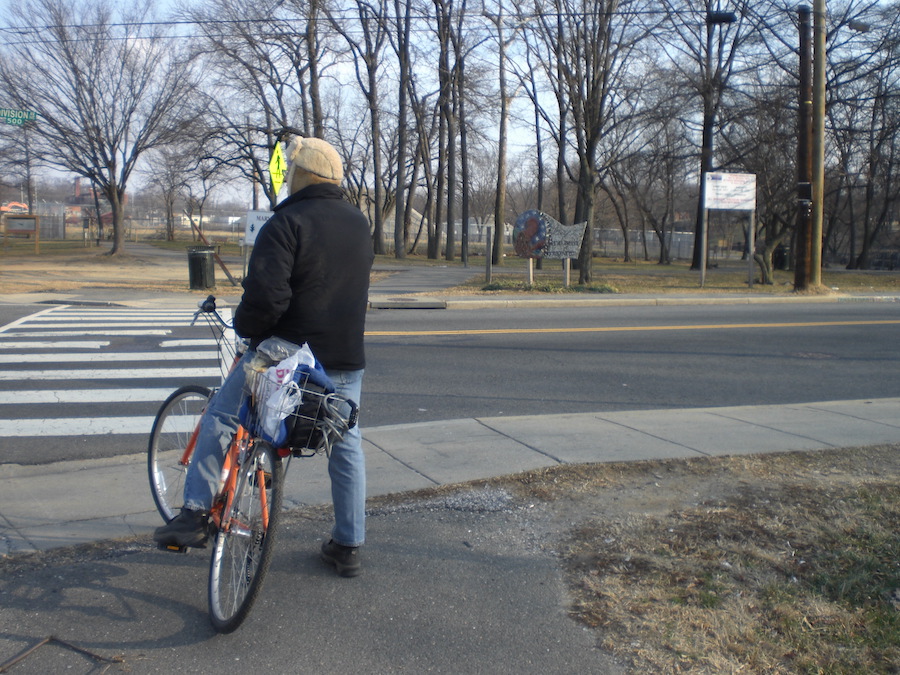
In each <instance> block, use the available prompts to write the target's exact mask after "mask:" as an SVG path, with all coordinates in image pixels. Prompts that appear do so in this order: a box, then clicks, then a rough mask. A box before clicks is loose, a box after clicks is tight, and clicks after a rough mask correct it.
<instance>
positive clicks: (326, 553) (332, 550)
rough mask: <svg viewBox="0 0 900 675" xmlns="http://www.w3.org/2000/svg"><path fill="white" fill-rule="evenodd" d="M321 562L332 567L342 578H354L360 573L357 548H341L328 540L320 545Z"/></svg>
mask: <svg viewBox="0 0 900 675" xmlns="http://www.w3.org/2000/svg"><path fill="white" fill-rule="evenodd" d="M322 560H324V561H325V562H326V563H328V564H329V565H334V569H335V570H336V571H337V573H338V574H340V575H341V576H342V577H355V576H356V575H357V574H359V572H360V565H359V547H358V546H342V545H341V544H335V543H334V540H329V541H327V542H325V543H324V544H322Z"/></svg>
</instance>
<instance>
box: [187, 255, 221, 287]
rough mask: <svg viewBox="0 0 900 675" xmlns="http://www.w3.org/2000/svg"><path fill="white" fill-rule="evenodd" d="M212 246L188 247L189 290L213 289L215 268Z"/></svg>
mask: <svg viewBox="0 0 900 675" xmlns="http://www.w3.org/2000/svg"><path fill="white" fill-rule="evenodd" d="M214 252H215V249H214V248H213V247H212V246H189V247H188V278H189V279H190V284H191V290H192V291H194V290H205V289H207V288H215V285H216V267H215V259H214V258H213V253H214Z"/></svg>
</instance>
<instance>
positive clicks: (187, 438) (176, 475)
mask: <svg viewBox="0 0 900 675" xmlns="http://www.w3.org/2000/svg"><path fill="white" fill-rule="evenodd" d="M201 316H202V317H203V319H204V320H205V321H206V324H207V326H208V327H209V328H210V331H211V332H212V335H213V340H214V342H215V345H216V351H217V352H218V354H219V363H220V368H221V369H222V376H223V378H224V377H225V376H226V375H227V374H228V373H229V372H230V371H231V369H232V368H234V367H235V366H236V365H237V362H238V361H239V360H240V358H241V355H242V354H243V353H244V351H245V349H246V345H244V344H243V341H242V340H239V339H237V338H236V337H235V336H234V329H233V328H232V326H231V325H230V324H229V323H228V322H227V321H226V320H225V319H224V318H223V317H222V315H221V314H219V312H218V310H217V309H216V299H215V297H214V296H212V295H210V296H208V297H207V298H206V300H203V301H202V302H200V303H198V309H197V311H196V312H194V317H193V319H191V324H190V325H191V326H194V324H196V323H197V319H198V318H199V317H201ZM228 361H230V365H229V366H228V367H227V368H224V367H222V364H224V363H226V362H228ZM212 394H213V390H212V389H210V388H209V387H205V386H202V385H198V384H187V385H184V386H182V387H179V388H178V389H176V390H175V391H173V392H172V393H171V394H169V396H168V398H166V400H165V401H164V402H163V404H162V406H160V408H159V411H158V412H157V413H156V418H155V419H154V421H153V427H152V428H151V430H150V441H149V444H148V448H147V471H148V473H149V475H150V488H151V492H152V494H153V501H154V502H155V503H156V508H157V510H158V511H159V513H160V515H161V516H162V517H163V520H165V521H166V522H167V523H168V522H169V521H170V520H172V519H173V518H174V517H175V516H176V515H178V512H179V510H180V509H181V506H182V495H183V492H184V478H185V476H186V475H187V469H188V466H189V465H190V461H191V456H192V455H193V452H194V444H195V443H196V441H197V431H198V428H199V423H200V416H201V415H202V414H203V411H204V410H205V409H206V404H207V403H208V402H209V399H210V398H211V397H212Z"/></svg>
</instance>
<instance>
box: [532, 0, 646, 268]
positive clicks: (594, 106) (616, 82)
mask: <svg viewBox="0 0 900 675" xmlns="http://www.w3.org/2000/svg"><path fill="white" fill-rule="evenodd" d="M645 5H646V3H645V2H644V1H643V0H632V1H629V0H603V1H601V2H589V1H588V0H554V3H553V9H554V11H553V12H550V13H547V12H543V11H541V8H540V7H538V6H535V9H534V12H535V14H534V16H535V18H536V20H538V21H540V26H541V31H540V39H542V40H543V41H544V42H545V43H546V44H547V49H545V50H544V53H545V56H544V58H545V59H547V58H548V57H550V56H552V57H553V58H554V59H555V63H554V62H549V63H548V62H547V61H545V66H544V69H545V72H546V73H547V75H548V77H549V78H550V82H551V85H552V87H553V90H554V93H555V94H556V97H557V101H558V102H559V103H560V107H561V113H563V114H565V115H567V116H568V117H569V118H570V120H571V130H572V135H573V136H574V140H575V142H574V148H573V149H574V151H575V154H576V156H577V161H578V166H577V171H576V173H575V180H576V184H577V186H578V193H577V201H576V208H575V219H576V222H586V223H587V227H586V229H585V236H584V240H583V242H582V246H581V252H580V254H579V258H578V282H579V283H580V284H589V283H591V281H592V263H593V241H594V237H593V228H594V218H595V214H596V208H595V207H596V189H597V186H598V184H599V181H600V179H601V177H602V176H603V174H604V172H605V171H606V170H607V168H608V166H609V163H610V161H616V159H617V154H618V153H617V152H615V151H611V149H610V148H608V147H607V148H602V147H601V146H603V145H604V144H606V143H608V142H609V139H613V138H614V137H615V135H614V134H613V132H614V131H615V129H616V127H617V126H618V125H619V124H621V123H622V121H623V120H626V119H628V115H627V114H622V112H621V110H620V111H619V112H617V108H619V107H624V108H630V107H633V106H634V102H633V101H630V100H629V99H628V97H627V93H626V87H625V82H626V80H627V76H628V72H629V68H630V67H632V66H633V65H634V64H636V63H638V62H639V60H640V59H639V56H640V54H639V52H638V51H637V46H638V45H639V44H640V42H641V40H642V39H643V38H645V37H646V35H647V34H648V32H649V31H650V28H649V27H648V26H646V25H644V24H641V23H640V22H639V21H638V20H637V17H640V16H642V15H643V14H645V13H646V12H645V11H642V8H645ZM563 102H564V103H565V106H566V109H565V110H563V108H562V104H563ZM561 126H562V125H561V124H560V127H561ZM623 138H625V135H624V134H622V135H619V136H618V137H617V140H621V139H623ZM559 140H560V141H561V142H562V141H564V138H562V137H561V138H560V139H559ZM560 151H561V152H564V149H563V148H562V147H561V148H560ZM601 156H603V157H604V159H603V161H602V163H601V161H600V160H601Z"/></svg>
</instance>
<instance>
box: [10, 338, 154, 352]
mask: <svg viewBox="0 0 900 675" xmlns="http://www.w3.org/2000/svg"><path fill="white" fill-rule="evenodd" d="M0 337H3V336H2V335H0ZM160 344H161V343H160ZM102 347H109V341H108V340H68V341H63V340H59V341H56V340H54V341H53V342H34V341H28V342H25V341H23V342H3V341H2V340H0V349H101V348H102Z"/></svg>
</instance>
